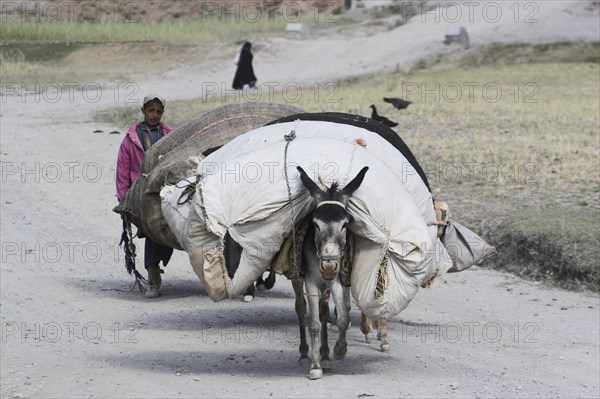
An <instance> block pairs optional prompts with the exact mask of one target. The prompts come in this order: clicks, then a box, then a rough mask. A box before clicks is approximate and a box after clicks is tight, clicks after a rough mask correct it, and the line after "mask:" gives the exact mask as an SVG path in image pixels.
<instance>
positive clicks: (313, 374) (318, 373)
mask: <svg viewBox="0 0 600 399" xmlns="http://www.w3.org/2000/svg"><path fill="white" fill-rule="evenodd" d="M321 377H323V370H321V369H312V370H310V373H309V374H308V378H309V379H311V380H318V379H319V378H321Z"/></svg>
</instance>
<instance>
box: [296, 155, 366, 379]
mask: <svg viewBox="0 0 600 399" xmlns="http://www.w3.org/2000/svg"><path fill="white" fill-rule="evenodd" d="M368 169H369V168H368V167H366V166H365V167H364V168H362V170H361V171H360V172H359V173H358V175H356V177H355V178H354V179H353V180H352V181H351V182H350V183H348V184H347V185H346V186H345V187H344V188H343V189H341V190H338V184H337V182H334V183H333V184H332V185H331V187H329V188H328V189H327V191H323V190H322V189H321V188H320V187H319V186H318V185H317V184H316V183H315V182H314V181H313V180H312V179H311V178H310V177H308V175H307V174H306V172H305V171H304V170H303V169H302V168H301V167H299V166H298V171H299V172H300V179H301V180H302V184H303V185H304V187H305V188H306V189H307V190H308V192H309V193H310V195H311V196H312V197H313V199H314V200H316V202H317V208H316V209H315V210H314V211H313V213H312V215H311V216H310V218H311V221H312V223H311V224H310V225H309V228H308V231H307V232H306V236H305V238H304V244H303V246H302V263H301V271H302V273H301V275H302V276H303V278H302V279H299V280H293V281H292V285H293V287H294V292H295V294H296V314H297V315H298V324H299V328H300V347H299V350H300V360H299V362H300V364H302V365H306V364H307V363H308V361H309V358H308V344H307V343H306V325H305V315H306V301H305V300H304V295H303V290H302V288H303V287H302V286H303V285H304V287H305V289H306V296H307V298H308V307H309V309H310V326H309V332H310V339H311V356H310V373H309V378H310V379H311V380H314V379H318V378H321V377H322V376H323V369H328V368H330V367H331V360H330V358H329V346H328V344H327V319H328V315H329V306H328V303H327V301H326V299H325V298H326V296H327V295H328V292H330V293H331V295H332V296H333V301H334V303H335V307H336V309H337V313H338V317H337V320H336V325H337V327H338V332H339V336H338V341H337V342H336V344H335V347H334V350H333V354H334V357H335V358H336V359H343V358H344V357H345V356H346V352H347V350H348V347H347V342H346V331H347V330H348V326H349V322H350V317H349V314H348V312H349V310H348V305H349V303H350V290H349V288H348V287H347V286H344V284H342V281H341V278H340V268H341V265H342V262H343V257H344V251H345V245H346V234H347V231H346V227H347V225H348V223H349V222H350V214H349V213H348V211H347V210H346V201H347V200H348V198H349V197H350V195H352V193H353V192H354V191H356V189H358V187H360V185H361V183H362V181H363V179H364V177H365V173H367V170H368Z"/></svg>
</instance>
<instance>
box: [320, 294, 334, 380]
mask: <svg viewBox="0 0 600 399" xmlns="http://www.w3.org/2000/svg"><path fill="white" fill-rule="evenodd" d="M330 296H331V295H330V294H329V293H327V292H326V291H322V292H321V297H320V299H319V321H320V322H321V351H320V352H321V368H322V369H323V370H329V369H330V368H331V359H330V358H329V342H328V340H327V322H328V320H329V301H328V298H329V297H330Z"/></svg>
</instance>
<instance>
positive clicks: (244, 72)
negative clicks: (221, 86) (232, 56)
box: [232, 42, 256, 90]
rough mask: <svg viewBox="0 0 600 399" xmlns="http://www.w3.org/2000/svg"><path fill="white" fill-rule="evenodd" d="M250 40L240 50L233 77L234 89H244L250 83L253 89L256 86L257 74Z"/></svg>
mask: <svg viewBox="0 0 600 399" xmlns="http://www.w3.org/2000/svg"><path fill="white" fill-rule="evenodd" d="M251 46H252V45H251V44H250V42H245V43H244V45H243V46H242V50H241V51H240V57H239V61H238V63H237V65H238V66H237V70H236V71H235V76H234V77H233V85H232V86H233V89H234V90H242V89H243V88H244V85H248V86H249V87H250V88H251V89H253V88H255V87H256V76H255V75H254V69H253V68H252V58H253V57H252V51H250V47H251Z"/></svg>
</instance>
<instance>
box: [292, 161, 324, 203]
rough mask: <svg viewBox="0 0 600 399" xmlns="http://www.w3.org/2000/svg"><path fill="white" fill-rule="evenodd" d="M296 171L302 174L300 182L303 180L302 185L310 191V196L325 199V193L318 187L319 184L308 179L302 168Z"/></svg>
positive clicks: (298, 167)
mask: <svg viewBox="0 0 600 399" xmlns="http://www.w3.org/2000/svg"><path fill="white" fill-rule="evenodd" d="M296 169H298V172H300V180H302V184H303V185H304V187H305V188H306V189H307V190H308V192H309V193H310V195H311V196H312V197H313V198H316V199H320V198H323V196H324V195H325V192H324V191H323V190H321V188H320V187H319V186H317V183H315V182H314V181H313V180H312V179H311V178H310V177H308V175H307V174H306V172H305V171H304V169H302V168H301V167H300V166H297V167H296Z"/></svg>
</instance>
